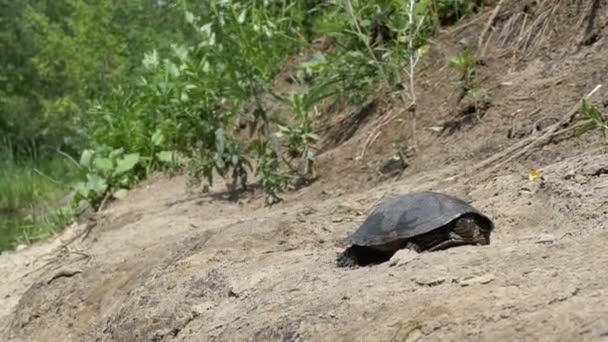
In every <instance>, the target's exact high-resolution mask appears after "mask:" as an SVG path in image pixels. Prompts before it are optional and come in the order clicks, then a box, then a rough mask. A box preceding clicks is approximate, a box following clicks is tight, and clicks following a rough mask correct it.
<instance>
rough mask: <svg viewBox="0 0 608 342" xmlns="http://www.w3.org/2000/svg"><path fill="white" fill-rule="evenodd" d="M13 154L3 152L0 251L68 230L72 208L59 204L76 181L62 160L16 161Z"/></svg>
mask: <svg viewBox="0 0 608 342" xmlns="http://www.w3.org/2000/svg"><path fill="white" fill-rule="evenodd" d="M11 151H12V149H10V148H0V251H1V250H4V249H8V248H12V247H15V246H16V245H17V244H19V243H26V242H31V241H35V240H37V239H40V238H44V237H46V236H48V235H50V234H52V233H53V232H55V230H56V229H58V228H59V227H64V226H65V224H66V223H67V221H69V219H70V218H71V216H70V208H69V207H67V206H66V207H62V206H61V205H57V204H56V203H57V202H58V200H60V199H61V198H62V197H63V196H65V189H66V188H67V187H69V185H70V184H71V182H72V181H73V180H74V179H75V178H76V173H75V171H74V170H73V168H72V167H70V166H69V165H68V164H67V163H65V161H64V160H62V159H51V160H30V161H23V160H16V159H15V156H14V155H12V154H11ZM65 204H66V205H67V204H68V203H65Z"/></svg>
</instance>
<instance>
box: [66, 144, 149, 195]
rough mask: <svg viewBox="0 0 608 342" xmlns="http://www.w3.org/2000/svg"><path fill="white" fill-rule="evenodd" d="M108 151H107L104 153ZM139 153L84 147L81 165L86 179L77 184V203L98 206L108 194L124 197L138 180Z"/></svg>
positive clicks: (75, 193)
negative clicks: (94, 149) (86, 148)
mask: <svg viewBox="0 0 608 342" xmlns="http://www.w3.org/2000/svg"><path fill="white" fill-rule="evenodd" d="M104 152H105V153H104ZM141 162H142V158H141V156H140V155H139V153H128V154H125V153H124V150H123V149H120V148H119V149H114V150H112V149H108V148H106V149H105V150H102V149H100V150H98V151H92V150H85V151H84V152H83V153H82V157H81V158H80V163H79V166H80V168H81V170H82V172H83V173H84V175H85V176H86V180H84V181H81V182H78V183H76V184H75V186H74V190H75V192H74V205H76V204H78V203H79V202H80V201H81V200H86V201H87V202H89V203H90V204H91V205H93V206H99V205H100V204H101V201H104V200H105V199H106V197H107V196H109V195H112V196H114V197H115V198H121V197H123V196H124V195H125V193H126V191H127V189H128V188H129V187H130V186H131V185H133V184H134V183H135V182H136V181H137V180H138V177H137V176H138V175H139V174H140V172H137V171H138V170H137V168H138V167H141Z"/></svg>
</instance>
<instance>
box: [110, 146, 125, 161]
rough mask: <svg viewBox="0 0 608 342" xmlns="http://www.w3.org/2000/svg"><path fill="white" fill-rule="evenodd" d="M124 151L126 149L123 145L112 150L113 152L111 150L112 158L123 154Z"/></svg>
mask: <svg viewBox="0 0 608 342" xmlns="http://www.w3.org/2000/svg"><path fill="white" fill-rule="evenodd" d="M124 152H125V149H124V148H122V147H121V148H117V149H115V150H112V152H110V159H112V160H114V159H116V157H118V156H120V155H122V154H123V153H124Z"/></svg>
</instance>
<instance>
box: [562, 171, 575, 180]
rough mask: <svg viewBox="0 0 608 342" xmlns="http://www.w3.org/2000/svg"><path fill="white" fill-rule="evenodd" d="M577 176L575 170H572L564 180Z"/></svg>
mask: <svg viewBox="0 0 608 342" xmlns="http://www.w3.org/2000/svg"><path fill="white" fill-rule="evenodd" d="M575 176H576V172H574V170H570V171H568V172H567V173H566V175H565V176H564V179H573V178H574V177H575Z"/></svg>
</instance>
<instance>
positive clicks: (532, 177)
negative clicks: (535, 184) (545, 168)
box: [528, 169, 540, 181]
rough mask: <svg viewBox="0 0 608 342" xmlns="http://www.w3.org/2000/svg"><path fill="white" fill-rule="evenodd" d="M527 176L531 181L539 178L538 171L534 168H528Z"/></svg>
mask: <svg viewBox="0 0 608 342" xmlns="http://www.w3.org/2000/svg"><path fill="white" fill-rule="evenodd" d="M528 178H529V179H530V180H531V181H535V180H537V179H539V178H540V173H539V172H538V171H536V170H535V169H532V170H530V173H529V174H528Z"/></svg>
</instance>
